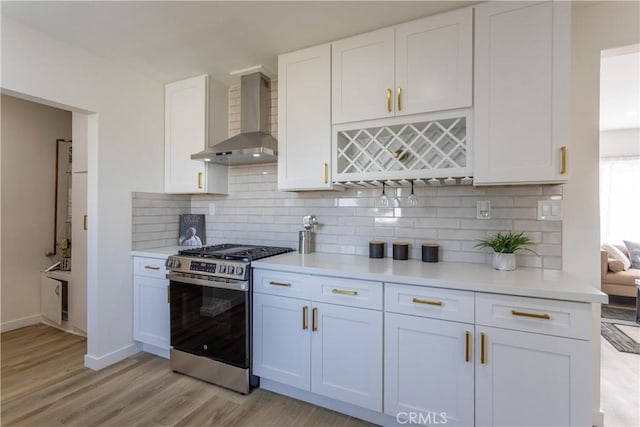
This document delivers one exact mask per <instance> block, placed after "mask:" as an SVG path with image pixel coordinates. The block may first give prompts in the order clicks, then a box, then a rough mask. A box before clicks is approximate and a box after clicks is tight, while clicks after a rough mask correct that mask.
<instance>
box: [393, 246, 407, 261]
mask: <svg viewBox="0 0 640 427" xmlns="http://www.w3.org/2000/svg"><path fill="white" fill-rule="evenodd" d="M393 259H397V260H400V261H406V260H408V259H409V244H408V243H407V242H393Z"/></svg>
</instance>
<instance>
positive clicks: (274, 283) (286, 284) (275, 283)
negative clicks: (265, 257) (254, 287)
mask: <svg viewBox="0 0 640 427" xmlns="http://www.w3.org/2000/svg"><path fill="white" fill-rule="evenodd" d="M269 284H270V285H273V286H291V283H282V282H273V281H272V282H269Z"/></svg>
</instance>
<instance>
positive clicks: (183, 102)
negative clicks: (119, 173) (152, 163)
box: [164, 75, 228, 193]
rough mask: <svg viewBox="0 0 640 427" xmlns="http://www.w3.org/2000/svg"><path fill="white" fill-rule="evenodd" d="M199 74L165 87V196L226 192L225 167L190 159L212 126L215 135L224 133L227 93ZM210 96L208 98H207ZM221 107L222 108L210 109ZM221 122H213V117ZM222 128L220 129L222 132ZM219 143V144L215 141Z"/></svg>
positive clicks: (206, 140) (204, 145) (219, 85)
mask: <svg viewBox="0 0 640 427" xmlns="http://www.w3.org/2000/svg"><path fill="white" fill-rule="evenodd" d="M211 88H212V90H211V92H213V93H212V94H210V93H209V91H210V82H209V76H207V75H202V76H197V77H193V78H190V79H186V80H181V81H178V82H174V83H170V84H168V85H166V86H165V179H164V191H165V192H166V193H227V167H226V166H222V165H214V164H208V163H205V162H203V161H201V160H191V155H192V154H194V153H197V152H199V151H202V150H203V149H204V148H205V147H206V145H207V143H208V137H209V134H210V133H211V134H212V136H214V132H213V130H211V131H210V129H209V126H210V125H211V126H212V127H213V126H214V124H215V127H216V131H215V136H216V137H217V136H218V135H226V133H227V126H228V124H227V121H226V114H228V113H227V108H228V104H227V100H228V91H227V90H226V88H225V87H224V86H223V85H221V84H219V83H217V82H213V81H212V82H211ZM210 95H211V97H210ZM222 105H224V110H223V109H222V108H214V107H217V106H222ZM214 113H215V114H222V115H224V116H225V119H224V120H223V119H222V118H221V119H220V120H215V123H214V118H213V117H210V116H211V115H213V114H214ZM222 128H224V129H222ZM216 142H219V141H216Z"/></svg>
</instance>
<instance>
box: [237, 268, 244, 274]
mask: <svg viewBox="0 0 640 427" xmlns="http://www.w3.org/2000/svg"><path fill="white" fill-rule="evenodd" d="M236 274H237V275H238V276H242V275H243V274H244V268H242V267H236Z"/></svg>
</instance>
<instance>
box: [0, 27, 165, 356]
mask: <svg viewBox="0 0 640 427" xmlns="http://www.w3.org/2000/svg"><path fill="white" fill-rule="evenodd" d="M1 86H2V88H3V90H8V91H11V92H13V93H18V94H23V95H26V96H28V97H34V98H37V99H38V100H41V101H44V102H47V103H53V104H60V105H65V106H68V107H71V109H73V110H74V111H80V110H84V111H86V112H94V113H97V120H98V134H97V142H96V141H94V140H93V139H90V142H89V146H88V159H89V166H88V183H89V184H88V187H89V189H88V194H89V197H88V200H89V202H88V215H89V237H88V239H89V243H88V268H89V273H88V284H87V293H88V297H87V298H88V304H87V309H88V330H87V334H88V346H87V354H88V355H87V357H86V358H85V362H86V363H87V364H89V365H90V366H92V367H94V368H99V367H101V366H104V365H106V364H108V363H110V362H111V363H112V362H113V361H117V359H118V358H119V357H122V356H126V355H128V354H130V353H132V352H133V351H135V345H134V344H133V339H132V329H133V327H132V324H133V320H132V312H133V302H132V294H133V292H132V263H131V259H130V256H129V251H130V248H131V192H132V191H152V192H162V191H163V188H162V183H163V170H164V157H163V156H164V154H163V153H164V131H163V129H164V127H163V123H164V87H163V85H162V84H161V83H160V82H156V81H153V80H150V79H148V78H146V77H143V76H140V75H138V74H136V73H134V72H132V71H129V70H128V69H125V68H123V67H120V66H117V65H115V64H113V63H111V62H109V61H106V60H104V59H102V58H99V57H97V56H94V55H92V54H90V53H88V52H86V51H83V50H80V49H77V48H75V47H73V46H70V45H68V44H65V43H62V42H58V41H56V40H53V39H51V38H49V37H47V36H46V35H44V34H42V33H40V32H37V31H34V30H32V29H30V28H28V27H26V26H24V25H22V24H20V23H18V22H16V21H13V20H11V19H9V18H7V17H5V16H3V17H2V81H1Z"/></svg>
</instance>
